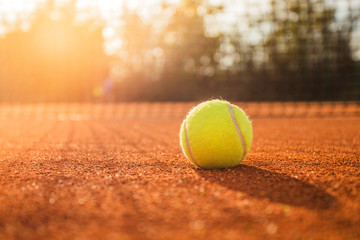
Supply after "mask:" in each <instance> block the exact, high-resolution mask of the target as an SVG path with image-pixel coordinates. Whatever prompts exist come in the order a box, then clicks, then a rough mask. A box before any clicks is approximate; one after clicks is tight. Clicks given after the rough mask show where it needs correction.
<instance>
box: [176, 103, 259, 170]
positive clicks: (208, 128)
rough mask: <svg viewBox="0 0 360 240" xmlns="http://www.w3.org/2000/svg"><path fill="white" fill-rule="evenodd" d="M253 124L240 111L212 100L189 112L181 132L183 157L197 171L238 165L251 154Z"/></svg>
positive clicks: (237, 108) (235, 107)
mask: <svg viewBox="0 0 360 240" xmlns="http://www.w3.org/2000/svg"><path fill="white" fill-rule="evenodd" d="M252 139H253V132H252V125H251V121H250V120H249V118H248V117H247V115H246V114H245V112H244V111H243V110H242V109H240V108H239V107H237V106H235V105H233V104H231V103H229V102H227V101H223V100H210V101H206V102H203V103H201V104H199V105H197V106H196V107H195V108H193V109H192V110H190V112H189V113H188V114H187V116H186V118H185V120H184V121H183V123H182V125H181V129H180V145H181V148H182V150H183V153H184V155H185V156H186V158H187V159H189V160H190V162H191V163H193V164H194V165H195V166H196V167H197V168H203V169H220V168H229V167H234V166H237V165H239V164H240V163H241V162H242V161H243V160H244V159H245V157H246V156H247V154H248V153H249V151H250V148H251V143H252Z"/></svg>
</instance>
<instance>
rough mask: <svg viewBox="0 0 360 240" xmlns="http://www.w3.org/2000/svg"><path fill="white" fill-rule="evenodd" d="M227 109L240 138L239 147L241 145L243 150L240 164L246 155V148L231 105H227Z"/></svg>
mask: <svg viewBox="0 0 360 240" xmlns="http://www.w3.org/2000/svg"><path fill="white" fill-rule="evenodd" d="M228 107H229V110H230V114H231V118H232V120H233V123H234V126H235V129H236V131H237V133H238V134H239V137H240V139H241V145H242V148H243V154H242V156H241V159H240V162H242V160H243V159H244V157H245V154H246V146H245V140H244V136H243V135H242V133H241V130H240V127H239V125H238V123H237V121H236V118H235V115H234V109H233V107H232V106H231V104H229V105H228Z"/></svg>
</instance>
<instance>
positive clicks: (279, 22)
mask: <svg viewBox="0 0 360 240" xmlns="http://www.w3.org/2000/svg"><path fill="white" fill-rule="evenodd" d="M283 3H284V2H282V3H281V4H280V3H279V2H277V1H272V11H271V13H270V15H269V17H270V18H271V22H272V26H273V29H274V31H273V32H272V33H271V34H270V35H269V36H268V38H267V40H266V44H265V49H266V51H267V54H268V56H269V62H268V64H267V65H266V71H267V72H268V73H269V75H268V76H269V78H270V79H271V80H270V81H269V82H271V84H268V85H267V88H268V89H269V92H270V94H272V96H273V97H274V98H276V99H280V100H281V99H283V100H337V99H344V98H346V96H344V94H346V93H348V92H350V91H349V88H348V87H349V86H350V85H351V82H352V81H353V77H354V61H353V59H352V57H351V50H350V40H349V39H350V38H349V37H347V36H348V34H349V32H347V31H344V30H342V29H339V30H337V29H334V26H336V25H337V22H336V19H335V9H332V8H330V7H329V6H327V4H326V2H325V1H324V0H316V1H310V0H307V1H298V0H288V1H286V2H285V3H286V4H285V5H283ZM263 84H266V83H263Z"/></svg>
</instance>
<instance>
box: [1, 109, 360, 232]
mask: <svg viewBox="0 0 360 240" xmlns="http://www.w3.org/2000/svg"><path fill="white" fill-rule="evenodd" d="M195 104H196V103H121V104H41V105H31V104H28V105H6V104H4V105H1V106H0V161H1V164H0V185H1V187H0V239H359V238H360V228H359V225H360V214H359V213H360V192H359V190H360V172H359V169H360V163H359V155H360V151H359V149H360V138H359V136H360V118H359V117H360V115H359V113H360V108H359V105H358V104H352V103H347V104H346V105H344V104H336V103H329V104H327V103H321V104H320V103H306V104H305V103H237V105H238V106H240V107H242V108H244V109H245V110H246V111H247V113H248V114H249V116H250V118H251V120H252V122H253V129H254V140H253V146H252V149H251V152H250V154H249V155H248V157H247V159H245V161H244V162H243V164H242V165H241V166H239V167H235V168H232V169H225V170H198V169H195V168H194V167H193V166H192V165H191V164H190V162H189V161H188V160H187V159H186V158H185V157H184V156H183V154H182V152H181V148H180V146H179V139H178V131H179V127H180V124H181V122H182V120H183V118H184V117H185V115H186V113H187V111H188V110H189V109H191V107H192V106H194V105H195Z"/></svg>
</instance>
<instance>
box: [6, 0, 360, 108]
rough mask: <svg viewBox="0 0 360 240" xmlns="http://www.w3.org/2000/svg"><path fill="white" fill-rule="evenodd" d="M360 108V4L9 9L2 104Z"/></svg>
mask: <svg viewBox="0 0 360 240" xmlns="http://www.w3.org/2000/svg"><path fill="white" fill-rule="evenodd" d="M213 97H215V98H218V97H222V98H224V99H229V100H233V101H358V100H359V99H360V1H359V0H281V1H279V0H278V1H275V0H196V1H195V0H147V1H142V0H122V1H120V0H118V1H111V0H47V1H46V0H11V1H9V0H0V103H37V102H95V101H97V102H117V101H197V100H204V99H207V98H213Z"/></svg>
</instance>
